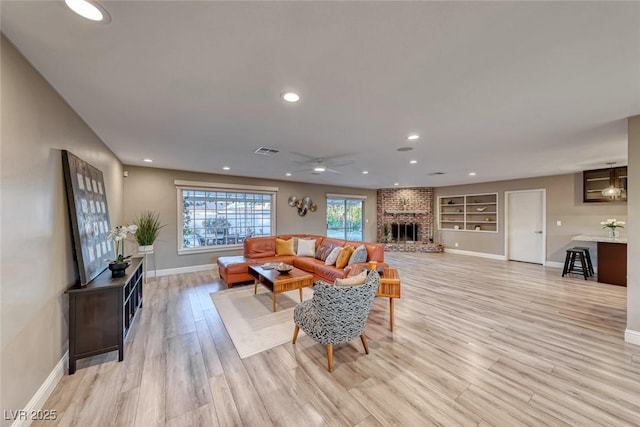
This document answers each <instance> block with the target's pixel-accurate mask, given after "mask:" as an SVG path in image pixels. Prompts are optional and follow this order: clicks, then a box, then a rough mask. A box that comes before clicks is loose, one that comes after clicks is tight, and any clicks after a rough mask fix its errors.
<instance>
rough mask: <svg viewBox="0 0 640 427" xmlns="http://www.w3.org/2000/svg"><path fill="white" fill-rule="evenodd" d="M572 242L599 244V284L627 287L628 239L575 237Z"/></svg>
mask: <svg viewBox="0 0 640 427" xmlns="http://www.w3.org/2000/svg"><path fill="white" fill-rule="evenodd" d="M571 240H575V241H580V242H596V243H597V244H598V282H601V283H608V284H610V285H619V286H627V238H626V237H607V236H587V235H579V236H574V237H572V238H571Z"/></svg>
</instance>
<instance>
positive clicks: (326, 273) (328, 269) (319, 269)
mask: <svg viewBox="0 0 640 427" xmlns="http://www.w3.org/2000/svg"><path fill="white" fill-rule="evenodd" d="M314 268H315V270H314V272H313V273H314V274H315V275H316V276H318V277H320V278H322V280H324V281H325V282H330V283H333V282H334V281H335V280H336V279H341V278H343V277H347V273H345V271H344V270H343V269H341V268H336V267H333V266H330V265H324V264H322V263H317V264H316V265H315V267H314Z"/></svg>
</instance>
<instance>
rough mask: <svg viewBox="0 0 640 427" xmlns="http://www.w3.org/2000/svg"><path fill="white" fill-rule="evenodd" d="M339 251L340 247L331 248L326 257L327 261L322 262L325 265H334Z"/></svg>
mask: <svg viewBox="0 0 640 427" xmlns="http://www.w3.org/2000/svg"><path fill="white" fill-rule="evenodd" d="M341 250H342V248H341V247H340V246H336V247H335V248H333V249H332V250H331V252H330V253H329V255H327V259H325V260H324V263H325V265H335V264H336V260H337V259H338V255H340V251H341Z"/></svg>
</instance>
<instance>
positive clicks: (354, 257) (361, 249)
mask: <svg viewBox="0 0 640 427" xmlns="http://www.w3.org/2000/svg"><path fill="white" fill-rule="evenodd" d="M356 262H367V248H365V246H364V245H360V246H358V247H357V248H356V250H355V251H353V253H352V254H351V257H350V258H349V262H348V263H347V265H351V264H354V263H356Z"/></svg>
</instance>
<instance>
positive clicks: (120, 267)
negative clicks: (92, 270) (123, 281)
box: [109, 261, 129, 277]
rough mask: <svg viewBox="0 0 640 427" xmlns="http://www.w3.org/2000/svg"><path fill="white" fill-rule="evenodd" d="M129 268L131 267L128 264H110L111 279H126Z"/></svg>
mask: <svg viewBox="0 0 640 427" xmlns="http://www.w3.org/2000/svg"><path fill="white" fill-rule="evenodd" d="M127 267H129V263H128V262H124V261H123V262H110V263H109V270H111V277H124V274H125V270H126V269H127Z"/></svg>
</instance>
